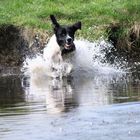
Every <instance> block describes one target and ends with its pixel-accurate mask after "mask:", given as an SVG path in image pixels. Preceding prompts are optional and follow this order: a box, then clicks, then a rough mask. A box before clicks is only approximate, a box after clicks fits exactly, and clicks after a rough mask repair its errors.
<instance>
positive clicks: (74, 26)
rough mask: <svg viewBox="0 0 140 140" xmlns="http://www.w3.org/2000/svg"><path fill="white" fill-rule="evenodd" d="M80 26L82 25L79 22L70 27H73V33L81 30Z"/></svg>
mask: <svg viewBox="0 0 140 140" xmlns="http://www.w3.org/2000/svg"><path fill="white" fill-rule="evenodd" d="M81 26H82V24H81V22H80V21H79V22H76V23H75V24H73V25H72V27H73V29H74V30H75V31H76V30H78V29H80V30H81Z"/></svg>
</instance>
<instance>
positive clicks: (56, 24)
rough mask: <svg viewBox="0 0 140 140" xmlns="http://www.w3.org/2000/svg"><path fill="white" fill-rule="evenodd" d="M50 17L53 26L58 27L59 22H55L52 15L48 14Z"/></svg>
mask: <svg viewBox="0 0 140 140" xmlns="http://www.w3.org/2000/svg"><path fill="white" fill-rule="evenodd" d="M50 19H51V21H52V24H53V25H54V27H55V28H57V27H59V23H58V22H57V20H56V18H55V16H54V15H50Z"/></svg>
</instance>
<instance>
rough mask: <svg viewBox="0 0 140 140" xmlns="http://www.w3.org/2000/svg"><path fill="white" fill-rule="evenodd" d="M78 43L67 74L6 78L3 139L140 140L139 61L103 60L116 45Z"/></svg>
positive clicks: (0, 97) (0, 116)
mask: <svg viewBox="0 0 140 140" xmlns="http://www.w3.org/2000/svg"><path fill="white" fill-rule="evenodd" d="M76 43H77V46H78V47H77V51H76V54H75V55H74V56H73V57H72V59H71V60H70V61H71V63H73V66H74V70H73V72H72V73H71V74H70V75H69V76H67V77H63V78H50V77H48V76H44V75H40V72H39V74H38V75H37V74H35V75H28V74H27V75H25V74H23V73H22V74H7V75H6V74H5V75H2V76H1V77H0V140H11V139H14V140H27V139H32V140H50V139H53V140H69V139H74V140H93V139H94V140H105V139H107V140H112V139H114V140H118V139H119V140H139V137H140V77H139V72H140V71H139V63H137V65H136V66H137V67H134V66H132V67H131V68H129V69H128V68H127V67H125V69H122V67H123V68H124V65H123V66H122V65H121V64H120V63H117V65H116V66H114V65H110V64H108V63H102V60H103V59H105V58H104V56H105V54H104V52H103V51H102V49H101V48H102V47H105V46H107V47H110V45H107V44H106V43H105V42H100V43H99V44H98V43H90V42H85V41H77V42H76ZM84 46H85V47H84ZM104 62H105V61H104ZM36 64H38V63H36ZM123 64H124V62H123ZM121 66H122V67H121Z"/></svg>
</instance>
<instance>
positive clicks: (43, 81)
mask: <svg viewBox="0 0 140 140" xmlns="http://www.w3.org/2000/svg"><path fill="white" fill-rule="evenodd" d="M72 81H73V79H72V77H69V78H68V77H65V78H48V77H40V78H39V77H38V78H32V77H31V78H30V83H29V86H30V87H29V88H28V89H29V93H28V94H30V95H32V97H33V96H35V97H38V98H35V100H37V99H39V98H40V97H41V96H42V95H43V96H42V97H43V98H44V97H45V99H46V108H47V111H48V112H49V113H60V112H67V111H70V110H71V109H72V108H74V107H76V100H75V97H74V96H75V95H74V93H73V85H72ZM32 99H33V98H32ZM43 100H44V99H43Z"/></svg>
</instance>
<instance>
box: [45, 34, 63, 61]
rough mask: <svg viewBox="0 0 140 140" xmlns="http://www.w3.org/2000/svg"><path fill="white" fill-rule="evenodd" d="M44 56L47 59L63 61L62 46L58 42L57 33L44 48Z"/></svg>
mask: <svg viewBox="0 0 140 140" xmlns="http://www.w3.org/2000/svg"><path fill="white" fill-rule="evenodd" d="M43 57H44V59H45V60H49V61H52V62H54V63H59V62H60V61H62V56H61V50H60V46H59V45H58V43H57V42H56V36H55V35H53V36H52V37H51V39H50V41H49V43H48V44H47V46H46V47H45V48H44V52H43Z"/></svg>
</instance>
